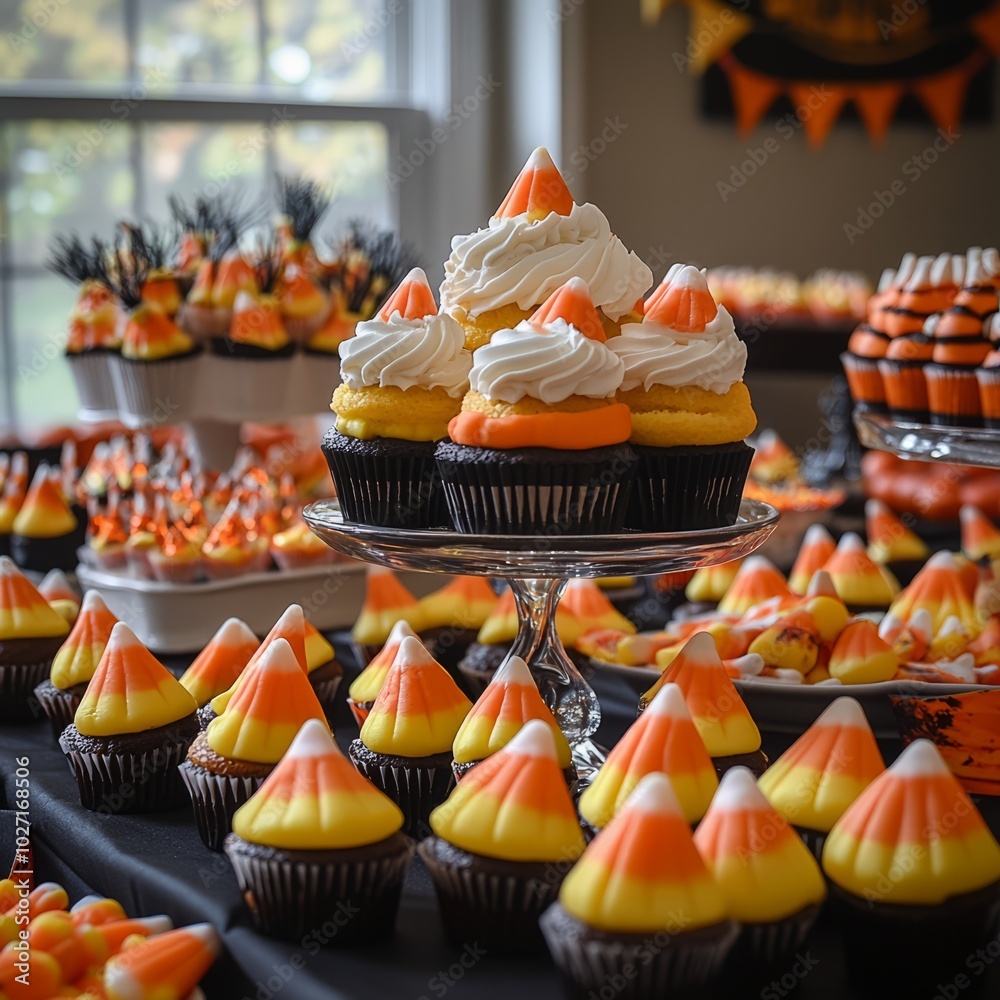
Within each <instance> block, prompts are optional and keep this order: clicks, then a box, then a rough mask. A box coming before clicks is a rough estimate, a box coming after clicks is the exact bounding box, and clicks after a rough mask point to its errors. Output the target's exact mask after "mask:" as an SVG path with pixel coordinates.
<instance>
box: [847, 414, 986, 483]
mask: <svg viewBox="0 0 1000 1000" xmlns="http://www.w3.org/2000/svg"><path fill="white" fill-rule="evenodd" d="M854 425H855V426H856V427H857V429H858V437H859V438H860V440H861V443H862V444H863V445H864V446H865V447H866V448H873V449H875V450H876V451H887V452H890V453H891V454H893V455H896V456H898V457H899V458H910V459H916V460H918V461H922V462H949V463H951V464H953V465H978V466H982V467H984V468H987V469H1000V430H994V429H990V428H984V427H945V426H938V425H936V424H918V423H911V422H909V421H905V420H895V419H893V418H892V417H888V416H885V415H884V414H878V413H866V412H863V411H858V410H855V413H854Z"/></svg>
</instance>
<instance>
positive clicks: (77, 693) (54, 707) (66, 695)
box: [35, 678, 87, 740]
mask: <svg viewBox="0 0 1000 1000" xmlns="http://www.w3.org/2000/svg"><path fill="white" fill-rule="evenodd" d="M86 690H87V685H86V684H76V685H74V686H73V687H71V688H68V689H67V690H63V689H62V688H57V687H56V686H55V684H53V683H52V681H51V680H49V679H48V678H46V679H45V680H44V681H42V683H41V684H39V685H38V686H37V687H36V688H35V697H36V698H37V699H38V704H39V705H40V706H41V709H42V711H43V712H44V713H45V716H46V718H47V719H48V720H49V725H50V726H51V727H52V735H53V736H54V737H55V738H56V739H57V740H58V739H59V737H60V736H62V732H63V730H64V729H65V728H66V727H67V726H68V725H69V724H70V723H71V722H72V721H73V717H74V716H75V715H76V710H77V708H78V707H79V705H80V702H81V701H82V700H83V692H84V691H86Z"/></svg>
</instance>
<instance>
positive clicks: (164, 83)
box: [136, 0, 260, 93]
mask: <svg viewBox="0 0 1000 1000" xmlns="http://www.w3.org/2000/svg"><path fill="white" fill-rule="evenodd" d="M138 4H139V46H138V51H137V53H136V55H137V63H138V67H139V72H140V76H142V75H143V74H145V75H146V76H148V77H150V78H151V79H155V81H156V82H157V88H156V89H157V90H158V91H163V92H167V93H169V92H171V91H175V90H177V89H178V88H179V87H185V86H192V85H199V84H201V85H205V86H208V85H212V84H244V85H245V84H251V83H257V82H258V80H259V79H260V57H259V53H258V41H257V40H258V37H259V28H258V24H257V5H256V4H255V3H254V2H253V0H138Z"/></svg>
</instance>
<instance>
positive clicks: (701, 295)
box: [643, 264, 719, 334]
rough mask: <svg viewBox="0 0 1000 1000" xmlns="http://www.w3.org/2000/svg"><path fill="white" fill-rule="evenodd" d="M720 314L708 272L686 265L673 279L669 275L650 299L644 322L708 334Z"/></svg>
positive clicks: (678, 330) (680, 330) (675, 273)
mask: <svg viewBox="0 0 1000 1000" xmlns="http://www.w3.org/2000/svg"><path fill="white" fill-rule="evenodd" d="M718 312H719V307H718V306H717V305H716V304H715V299H714V298H713V297H712V293H711V292H710V291H709V289H708V281H707V280H706V278H705V272H704V271H699V270H698V268H696V267H692V266H691V265H690V264H685V265H684V266H683V267H681V268H679V269H678V270H677V271H676V272H674V273H673V275H672V276H671V275H670V274H668V276H667V278H665V279H664V280H663V281H662V282H661V283H660V285H659V287H658V288H656V290H655V291H654V292H653V294H652V295H650V297H649V298H648V299H647V300H646V305H645V310H644V317H645V318H644V320H643V321H644V322H646V323H658V324H660V325H662V326H667V327H669V328H670V329H671V330H676V331H677V332H678V333H687V334H696V333H704V332H705V328H706V327H707V326H708V324H709V323H711V322H712V320H714V319H715V317H716V316H717V315H718Z"/></svg>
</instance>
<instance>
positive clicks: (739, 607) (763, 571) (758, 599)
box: [719, 556, 792, 616]
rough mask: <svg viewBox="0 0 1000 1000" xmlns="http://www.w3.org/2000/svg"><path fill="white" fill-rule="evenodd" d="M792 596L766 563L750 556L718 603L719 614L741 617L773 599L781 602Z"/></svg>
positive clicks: (778, 573) (779, 574)
mask: <svg viewBox="0 0 1000 1000" xmlns="http://www.w3.org/2000/svg"><path fill="white" fill-rule="evenodd" d="M791 596H792V593H791V591H790V590H789V589H788V584H787V582H786V581H785V578H784V577H783V576H782V575H781V573H780V571H779V570H778V569H777V568H776V567H775V566H774V564H773V563H772V562H771V561H770V560H769V559H766V558H765V557H764V556H750V557H748V558H747V559H746V560H745V561H744V563H743V565H742V566H740V569H739V572H738V573H737V574H736V578H735V579H734V580H733V583H732V586H731V587H730V588H729V589H728V590H727V591H726V594H725V596H724V597H723V598H722V600H721V601H719V612H720V613H721V614H724V615H736V616H740V615H744V614H746V613H747V612H748V611H749V610H750V609H751V608H754V607H756V606H757V605H759V604H763V603H764V602H765V601H769V600H771V599H772V598H779V599H782V600H784V599H788V598H790V597H791Z"/></svg>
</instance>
